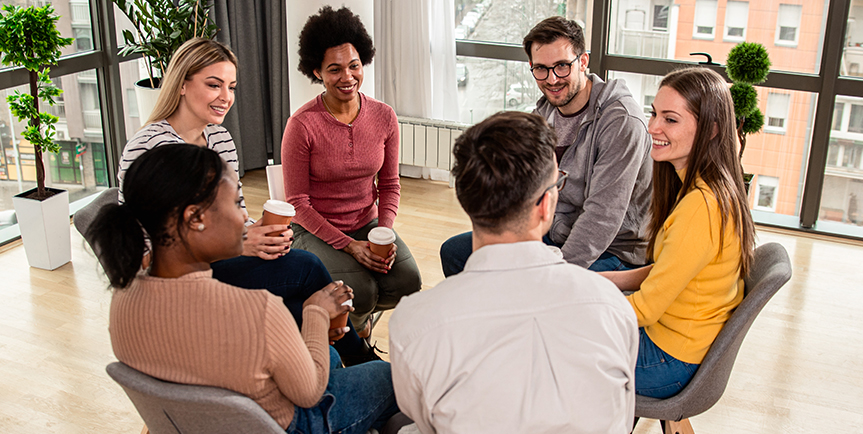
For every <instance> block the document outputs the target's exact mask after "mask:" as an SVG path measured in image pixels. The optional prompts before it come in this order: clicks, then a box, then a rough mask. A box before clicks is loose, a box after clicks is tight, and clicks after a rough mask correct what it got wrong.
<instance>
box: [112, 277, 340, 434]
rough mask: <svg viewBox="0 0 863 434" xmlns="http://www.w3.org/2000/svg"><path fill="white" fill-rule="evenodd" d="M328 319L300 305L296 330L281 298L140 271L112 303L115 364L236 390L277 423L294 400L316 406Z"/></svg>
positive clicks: (324, 375) (283, 421) (208, 280)
mask: <svg viewBox="0 0 863 434" xmlns="http://www.w3.org/2000/svg"><path fill="white" fill-rule="evenodd" d="M328 328H329V316H328V315H327V312H326V311H325V310H324V309H323V308H320V307H318V306H309V307H306V308H305V309H304V310H303V330H302V334H301V333H300V331H299V330H298V328H297V324H296V322H295V321H294V319H293V317H291V314H290V312H288V310H287V309H286V308H285V306H284V304H282V300H281V298H279V297H276V296H274V295H272V294H270V293H269V292H267V291H264V290H254V291H253V290H247V289H241V288H237V287H234V286H230V285H226V284H224V283H221V282H219V281H217V280H215V279H213V278H212V270H208V271H202V272H196V273H190V274H187V275H185V276H183V277H180V278H178V279H162V278H157V277H152V276H147V275H139V276H138V277H137V278H136V279H135V280H134V281H133V282H132V284H131V285H130V286H129V288H127V289H122V290H116V291H115V292H114V297H113V299H112V300H111V318H110V325H109V330H110V333H111V344H112V345H113V347H114V354H115V355H116V356H117V359H119V360H120V361H121V362H123V363H125V364H127V365H129V366H131V367H133V368H135V369H137V370H139V371H141V372H144V373H147V374H149V375H151V376H153V377H157V378H160V379H163V380H166V381H171V382H175V383H185V384H198V385H206V386H216V387H222V388H225V389H230V390H234V391H236V392H239V393H242V394H243V395H246V396H248V397H250V398H252V399H253V400H255V402H257V403H258V404H259V405H260V406H261V407H263V408H264V410H266V411H267V413H269V414H270V415H271V416H273V418H274V419H275V420H276V422H278V423H279V425H281V426H282V427H283V428H287V427H288V425H289V424H290V423H291V420H292V419H293V417H294V404H296V405H298V406H300V407H311V406H313V405H315V404H316V403H317V402H318V400H319V399H320V398H321V396H322V395H323V392H324V389H326V386H327V379H328V377H329V348H328V343H327V329H328Z"/></svg>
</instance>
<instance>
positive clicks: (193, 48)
mask: <svg viewBox="0 0 863 434" xmlns="http://www.w3.org/2000/svg"><path fill="white" fill-rule="evenodd" d="M221 62H231V63H233V64H234V67H237V57H236V56H235V55H234V53H233V52H232V51H231V49H230V48H228V47H227V46H225V45H224V44H222V43H219V42H216V41H214V40H212V39H205V38H192V39H189V40H188V41H186V42H185V43H183V45H181V46H180V48H178V49H177V52H176V53H174V56H173V57H171V63H170V64H169V65H168V70H167V71H166V72H165V76H164V77H162V85H161V86H160V88H161V89H162V90H161V91H159V98H158V99H156V106H155V107H153V113H151V114H150V118H149V119H147V122H144V126H147V125H149V124H152V123H153V122H159V121H161V120H162V119H166V118H168V117H169V116H171V115H172V114H174V112H175V111H176V110H177V107H178V106H179V105H180V90H181V89H182V88H183V83H184V82H185V81H186V80H188V79H189V77H191V76H193V75H195V74H197V73H198V71H200V70H202V69H204V68H206V67H208V66H210V65H215V64H217V63H221Z"/></svg>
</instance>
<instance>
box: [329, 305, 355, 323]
mask: <svg viewBox="0 0 863 434" xmlns="http://www.w3.org/2000/svg"><path fill="white" fill-rule="evenodd" d="M353 305H354V301H353V300H351V299H348V300H347V301H345V302H344V303H342V306H353ZM347 326H348V312H345V313H343V314H341V315H339V316H337V317H335V318H333V319H331V320H330V330H332V329H338V328H343V327H347Z"/></svg>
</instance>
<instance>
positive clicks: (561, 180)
mask: <svg viewBox="0 0 863 434" xmlns="http://www.w3.org/2000/svg"><path fill="white" fill-rule="evenodd" d="M557 175H558V176H557V182H555V183H554V184H551V185H549V186H548V188H546V189H545V190H543V191H542V194H541V195H539V199H537V200H536V206H539V204H541V203H542V198H544V197H545V194H546V193H548V191H549V190H551V189H552V188H554V187H557V191H560V190H563V186H564V185H566V178H569V172H567V171H566V170H561V169H557Z"/></svg>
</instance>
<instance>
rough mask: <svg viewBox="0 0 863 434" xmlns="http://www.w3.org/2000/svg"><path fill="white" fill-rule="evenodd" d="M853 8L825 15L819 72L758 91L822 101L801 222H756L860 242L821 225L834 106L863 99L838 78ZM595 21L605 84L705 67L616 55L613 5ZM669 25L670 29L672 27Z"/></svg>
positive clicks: (596, 55)
mask: <svg viewBox="0 0 863 434" xmlns="http://www.w3.org/2000/svg"><path fill="white" fill-rule="evenodd" d="M850 6H851V0H829V2H828V3H827V4H826V5H825V8H824V10H823V20H824V24H823V26H824V35H823V37H822V38H821V39H820V40H819V45H820V47H819V49H820V53H821V54H820V56H819V58H820V63H819V64H818V65H817V69H816V71H815V72H813V73H798V72H789V71H781V70H774V71H771V72H770V79H769V80H768V81H767V82H764V83H762V84H760V85H759V87H760V88H763V89H783V90H789V91H805V92H810V93H812V94H816V95H819V97H818V98H817V100H816V101H815V102H814V107H813V110H814V113H815V115H814V120H813V121H812V123H811V124H810V127H809V131H810V137H811V139H810V144H809V148H808V149H807V150H805V154H804V156H803V160H804V164H805V166H806V168H805V171H804V173H803V174H802V175H801V183H802V185H803V187H802V192H801V196H800V197H799V198H798V206H797V209H798V210H799V214H798V215H797V216H782V217H784V218H782V219H779V218H778V217H779V216H778V215H776V214H772V213H762V212H760V211H757V210H756V211H753V216H754V217H755V218H756V220H757V221H758V222H759V224H765V225H769V226H777V227H782V228H787V229H792V230H800V231H804V232H812V233H820V234H826V235H831V236H839V237H848V238H852V239H861V237H859V236H857V235H854V234H850V235H849V234H848V233H844V232H842V231H841V230H834V229H826V230H819V229H818V227H817V225H816V223H817V222H818V214H819V210H820V201H821V193H822V188H823V186H824V179H825V172H826V162H827V161H826V160H827V150H828V142H829V140H830V133H831V126H832V116H833V107H834V106H833V104H834V102H835V101H836V98H837V96H838V95H843V96H851V97H860V98H863V80H860V79H857V78H855V77H849V76H841V75H840V74H839V72H840V65H841V62H842V55H843V53H844V51H843V47H844V43H845V28H846V26H847V21H848V16H849V11H850ZM591 19H592V24H591V31H590V35H589V38H588V40H589V41H590V46H589V52H590V64H589V65H588V66H589V68H590V71H591V72H592V73H595V74H597V75H598V76H599V77H600V78H603V79H605V78H607V77H608V74H609V72H610V71H620V72H633V73H639V74H651V75H659V76H663V75H665V74H667V73H668V72H670V71H673V70H675V69H677V68H681V67H687V66H692V65H696V64H697V62H699V61H701V59H693V60H692V61H680V60H673V59H653V58H643V57H632V56H625V55H621V54H611V51H610V42H609V41H610V40H611V39H612V38H611V37H610V35H611V33H612V32H613V30H612V29H610V25H611V24H610V23H611V22H612V6H611V0H597V1H596V2H595V3H594V5H593V9H592V16H591ZM669 19H671V18H669ZM669 23H670V25H671V22H669ZM712 54H714V61H718V62H721V60H718V57H716V56H715V54H716V53H712ZM456 55H458V56H471V57H484V58H490V59H501V60H516V61H523V62H526V61H527V56H526V55H525V54H524V51H523V50H522V48H521V46H520V45H518V44H500V43H498V44H491V43H485V42H475V41H456ZM706 67H709V68H711V69H713V70H715V71H717V72H719V73H720V74H722V75H723V76H724V77H725V78H726V80H727V75H726V74H725V69H724V67H723V66H722V65H719V64H717V65H707V66H706ZM825 226H826V225H825Z"/></svg>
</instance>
